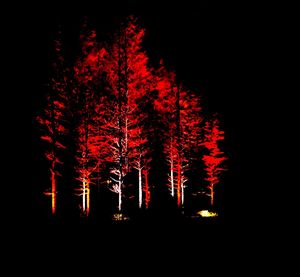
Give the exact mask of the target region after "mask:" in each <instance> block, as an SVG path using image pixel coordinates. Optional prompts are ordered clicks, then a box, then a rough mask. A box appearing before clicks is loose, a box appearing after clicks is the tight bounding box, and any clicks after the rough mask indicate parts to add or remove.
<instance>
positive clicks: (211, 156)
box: [202, 117, 227, 206]
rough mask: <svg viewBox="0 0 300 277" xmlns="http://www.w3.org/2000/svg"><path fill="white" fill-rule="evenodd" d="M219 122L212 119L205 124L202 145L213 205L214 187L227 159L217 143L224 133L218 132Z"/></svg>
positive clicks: (212, 203)
mask: <svg viewBox="0 0 300 277" xmlns="http://www.w3.org/2000/svg"><path fill="white" fill-rule="evenodd" d="M219 125H220V122H219V120H218V119H217V118H216V117H214V118H213V119H211V120H208V121H206V122H205V128H204V131H205V135H204V141H203V144H204V146H205V148H206V150H207V152H208V154H206V155H204V156H203V158H202V159H203V162H204V165H205V171H206V173H207V177H206V181H208V188H209V190H210V204H211V206H213V205H214V194H215V191H214V189H215V186H216V184H218V183H219V182H220V174H221V172H222V171H224V167H223V166H222V164H223V162H224V161H225V160H226V159H227V158H226V157H225V156H224V152H222V151H221V150H220V147H219V145H218V142H219V141H222V140H223V139H224V131H221V130H220V126H219Z"/></svg>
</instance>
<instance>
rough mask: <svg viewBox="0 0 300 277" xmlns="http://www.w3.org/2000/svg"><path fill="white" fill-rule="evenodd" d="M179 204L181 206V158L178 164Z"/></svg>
mask: <svg viewBox="0 0 300 277" xmlns="http://www.w3.org/2000/svg"><path fill="white" fill-rule="evenodd" d="M177 175H178V176H177V205H178V207H180V204H181V163H180V159H178V165H177Z"/></svg>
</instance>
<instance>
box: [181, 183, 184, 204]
mask: <svg viewBox="0 0 300 277" xmlns="http://www.w3.org/2000/svg"><path fill="white" fill-rule="evenodd" d="M181 205H182V206H183V205H184V183H183V180H181Z"/></svg>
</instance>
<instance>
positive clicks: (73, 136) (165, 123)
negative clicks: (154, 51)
mask: <svg viewBox="0 0 300 277" xmlns="http://www.w3.org/2000/svg"><path fill="white" fill-rule="evenodd" d="M145 35H146V30H145V29H144V28H142V27H141V26H140V24H139V23H138V20H137V19H135V18H134V17H132V16H130V17H128V18H127V19H125V20H123V22H121V23H120V25H119V27H118V28H117V30H116V31H115V33H114V34H113V35H112V36H111V39H110V40H109V41H99V40H98V39H97V34H96V31H95V30H93V28H90V27H88V24H87V22H86V21H85V23H84V24H83V26H82V30H81V33H80V37H79V39H80V45H81V47H80V51H79V53H78V55H77V56H76V58H75V59H74V60H73V62H72V64H71V65H70V63H68V65H66V63H65V62H64V61H65V60H64V58H63V55H62V52H61V48H62V41H61V40H57V41H56V42H55V53H56V56H57V57H56V61H54V70H53V71H54V74H53V77H51V79H50V82H49V88H50V89H49V93H48V95H47V98H46V101H47V103H46V106H45V107H43V111H42V112H41V113H40V116H38V118H37V120H38V122H39V123H40V124H41V126H42V127H41V139H42V140H43V141H45V142H46V144H45V153H46V158H47V160H48V161H49V171H50V177H51V178H50V182H51V190H47V194H48V195H50V196H51V199H52V202H51V203H52V204H51V209H52V213H53V214H55V211H56V205H57V198H56V194H57V189H59V188H61V187H62V186H64V183H63V182H58V181H57V177H58V176H60V175H61V173H60V170H59V165H61V164H63V161H64V160H67V159H66V155H69V156H70V155H71V156H72V157H73V160H74V161H73V163H69V164H67V166H68V167H72V170H70V172H73V174H74V176H72V180H69V182H71V183H72V188H73V195H74V196H77V200H76V201H78V210H79V211H80V214H81V215H82V216H83V217H88V216H89V215H90V213H92V212H93V207H94V206H96V201H97V199H98V198H97V194H99V193H102V194H103V195H104V194H105V197H108V198H110V199H111V203H113V206H114V208H113V210H114V212H115V215H114V218H115V220H124V219H125V218H126V217H125V216H124V214H125V213H127V212H128V210H129V208H128V207H133V209H137V210H140V211H141V210H142V211H146V210H148V209H149V208H151V205H154V203H155V198H154V197H152V195H153V192H154V190H155V188H156V187H157V186H158V184H157V183H158V181H157V180H155V177H154V176H155V174H156V173H157V172H156V171H157V167H156V165H155V162H154V161H155V160H157V157H159V158H160V160H161V164H162V167H163V168H162V170H163V172H162V175H163V176H165V177H164V178H165V182H164V183H163V184H160V186H161V187H162V189H163V188H165V189H166V191H168V192H169V194H168V197H170V199H171V201H173V202H174V203H176V206H177V209H180V210H184V208H185V204H186V202H188V201H189V200H188V199H191V198H190V197H186V195H188V194H189V193H190V192H189V191H190V190H187V188H194V189H196V190H197V189H201V188H208V189H209V190H210V205H211V207H212V206H213V204H214V194H215V191H214V188H215V185H216V184H217V183H220V182H221V173H222V171H223V170H224V168H223V167H222V165H223V162H224V161H225V160H226V157H225V156H224V153H223V152H222V151H221V150H220V145H219V144H218V141H221V140H223V139H224V132H223V131H221V130H220V121H219V119H217V118H216V117H213V119H210V118H208V117H207V115H205V114H204V112H203V108H202V106H201V105H202V96H201V97H200V95H199V92H197V91H192V90H190V89H189V88H187V87H186V86H185V85H183V83H182V80H179V78H178V77H177V75H176V73H175V72H174V71H172V70H170V69H168V68H167V66H166V65H165V64H164V62H163V60H161V61H160V63H159V65H156V66H150V61H149V57H148V55H147V52H146V51H145V49H144V46H143V39H144V37H145ZM205 118H208V119H207V120H206V119H205ZM204 119H205V120H204ZM66 138H67V139H66ZM46 145H47V146H46ZM157 149H160V150H159V151H160V153H157V151H158V150H157ZM200 169H201V170H203V171H205V172H206V176H205V179H204V178H202V180H195V177H192V176H193V173H194V172H198V171H199V170H200ZM60 201H64V199H61V200H60Z"/></svg>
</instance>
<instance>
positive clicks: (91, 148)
mask: <svg viewBox="0 0 300 277" xmlns="http://www.w3.org/2000/svg"><path fill="white" fill-rule="evenodd" d="M80 39H81V43H82V55H81V57H80V58H78V60H77V62H76V64H75V66H74V84H75V85H74V90H73V92H74V94H75V95H74V96H75V97H74V98H75V102H77V103H75V104H76V106H77V107H80V108H79V109H78V110H75V114H74V115H73V116H75V117H77V118H78V121H77V128H76V130H77V132H76V144H77V155H76V159H77V162H78V164H77V166H76V171H77V175H78V177H77V180H79V181H80V188H79V189H78V190H79V195H80V196H81V197H82V204H81V211H82V213H83V214H84V215H86V216H88V215H89V213H90V199H91V197H90V193H91V188H90V185H91V184H92V183H94V182H93V179H95V177H94V178H93V174H94V173H95V172H96V171H97V170H98V171H99V168H100V164H101V163H102V162H104V161H103V160H104V159H105V158H106V157H107V155H106V153H107V151H105V150H106V147H105V146H106V143H105V139H104V133H103V129H102V124H104V123H103V121H104V119H103V110H104V109H103V106H104V105H105V103H104V96H103V95H102V91H100V89H101V85H102V84H103V83H102V82H101V80H102V78H101V72H103V64H104V56H105V54H106V50H105V49H104V48H100V49H99V47H98V44H97V42H96V32H95V31H93V30H92V31H90V30H88V29H87V26H86V24H85V25H84V28H83V33H82V35H81V36H80ZM104 157H105V158H104ZM97 177H99V175H98V176H97ZM97 177H96V178H97Z"/></svg>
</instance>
